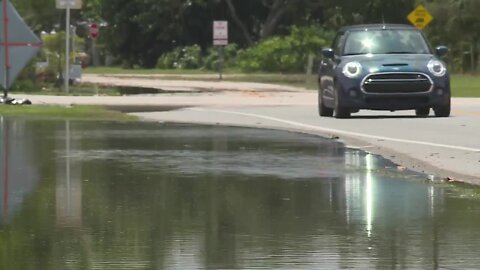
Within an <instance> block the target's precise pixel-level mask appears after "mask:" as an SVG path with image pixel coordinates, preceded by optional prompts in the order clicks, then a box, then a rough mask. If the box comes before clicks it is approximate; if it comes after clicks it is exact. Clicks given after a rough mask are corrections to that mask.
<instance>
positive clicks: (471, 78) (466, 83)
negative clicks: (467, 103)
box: [451, 74, 480, 97]
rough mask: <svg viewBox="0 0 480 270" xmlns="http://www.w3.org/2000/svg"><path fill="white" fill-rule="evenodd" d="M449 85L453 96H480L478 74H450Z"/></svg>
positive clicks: (479, 78)
mask: <svg viewBox="0 0 480 270" xmlns="http://www.w3.org/2000/svg"><path fill="white" fill-rule="evenodd" d="M451 87H452V94H453V96H454V97H480V76H478V75H461V74H456V75H452V76H451Z"/></svg>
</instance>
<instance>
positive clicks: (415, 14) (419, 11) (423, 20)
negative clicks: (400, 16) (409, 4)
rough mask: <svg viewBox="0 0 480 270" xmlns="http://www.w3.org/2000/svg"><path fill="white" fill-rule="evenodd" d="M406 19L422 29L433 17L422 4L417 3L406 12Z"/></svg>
mask: <svg viewBox="0 0 480 270" xmlns="http://www.w3.org/2000/svg"><path fill="white" fill-rule="evenodd" d="M407 19H408V20H409V21H410V22H411V23H412V24H413V25H415V27H417V28H418V29H423V28H425V26H427V24H429V23H430V22H431V21H432V20H433V17H432V15H431V14H430V13H429V12H428V10H426V9H425V7H424V6H422V5H418V6H417V8H415V9H414V10H413V11H412V12H411V13H410V14H408V16H407Z"/></svg>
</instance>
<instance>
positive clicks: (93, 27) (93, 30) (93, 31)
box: [90, 23, 100, 39]
mask: <svg viewBox="0 0 480 270" xmlns="http://www.w3.org/2000/svg"><path fill="white" fill-rule="evenodd" d="M99 33H100V31H99V30H98V25H97V24H96V23H92V24H90V37H91V38H92V39H97V38H98V35H99Z"/></svg>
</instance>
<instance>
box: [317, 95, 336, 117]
mask: <svg viewBox="0 0 480 270" xmlns="http://www.w3.org/2000/svg"><path fill="white" fill-rule="evenodd" d="M318 114H319V115H320V116H328V117H332V116H333V109H332V108H328V107H326V106H325V104H324V103H323V91H322V89H319V90H318Z"/></svg>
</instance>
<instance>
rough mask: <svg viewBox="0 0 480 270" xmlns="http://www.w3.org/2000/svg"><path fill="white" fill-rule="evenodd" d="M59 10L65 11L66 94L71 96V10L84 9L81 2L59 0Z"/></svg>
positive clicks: (77, 0)
mask: <svg viewBox="0 0 480 270" xmlns="http://www.w3.org/2000/svg"><path fill="white" fill-rule="evenodd" d="M56 4H57V9H65V13H66V19H65V34H66V37H65V76H64V80H65V93H67V94H69V92H70V91H69V85H70V10H71V9H80V8H82V1H81V0H57V1H56Z"/></svg>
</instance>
